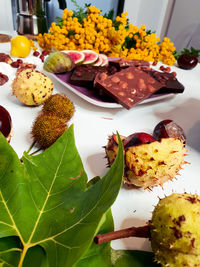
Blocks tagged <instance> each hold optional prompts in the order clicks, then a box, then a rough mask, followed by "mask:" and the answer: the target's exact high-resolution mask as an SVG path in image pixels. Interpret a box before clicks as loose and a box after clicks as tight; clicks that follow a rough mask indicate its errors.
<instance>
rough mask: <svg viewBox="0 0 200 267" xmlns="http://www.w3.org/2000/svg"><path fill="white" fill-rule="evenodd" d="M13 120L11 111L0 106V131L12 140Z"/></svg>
mask: <svg viewBox="0 0 200 267" xmlns="http://www.w3.org/2000/svg"><path fill="white" fill-rule="evenodd" d="M11 129H12V121H11V117H10V114H9V112H8V111H7V110H6V109H5V108H4V107H2V106H0V132H2V134H3V135H4V136H5V137H6V138H7V140H8V141H10V137H11V135H10V133H11Z"/></svg>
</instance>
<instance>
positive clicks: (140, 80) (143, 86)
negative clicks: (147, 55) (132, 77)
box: [138, 79, 147, 89]
mask: <svg viewBox="0 0 200 267" xmlns="http://www.w3.org/2000/svg"><path fill="white" fill-rule="evenodd" d="M138 87H139V88H140V89H146V88H147V86H146V84H145V82H144V80H143V79H139V80H138Z"/></svg>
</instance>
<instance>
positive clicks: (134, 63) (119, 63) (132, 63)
mask: <svg viewBox="0 0 200 267" xmlns="http://www.w3.org/2000/svg"><path fill="white" fill-rule="evenodd" d="M109 64H111V65H113V66H115V67H116V68H117V69H118V70H120V69H122V68H127V67H139V66H141V67H144V68H145V67H149V66H150V63H149V62H148V61H145V60H136V59H126V58H120V59H118V60H111V61H109Z"/></svg>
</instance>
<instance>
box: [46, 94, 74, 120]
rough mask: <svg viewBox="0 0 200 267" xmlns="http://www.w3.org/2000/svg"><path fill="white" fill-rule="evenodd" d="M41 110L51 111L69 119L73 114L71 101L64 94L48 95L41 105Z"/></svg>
mask: <svg viewBox="0 0 200 267" xmlns="http://www.w3.org/2000/svg"><path fill="white" fill-rule="evenodd" d="M42 110H43V112H52V113H54V114H56V115H57V116H59V117H60V118H63V119H66V120H67V121H69V120H70V119H71V118H72V116H73V115H74V111H75V107H74V104H73V102H72V101H71V100H70V99H69V98H68V97H67V96H66V95H64V94H55V95H52V96H50V97H49V98H48V99H47V101H46V102H45V103H44V105H43V109H42Z"/></svg>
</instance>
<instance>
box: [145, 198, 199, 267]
mask: <svg viewBox="0 0 200 267" xmlns="http://www.w3.org/2000/svg"><path fill="white" fill-rule="evenodd" d="M199 225H200V197H199V196H197V195H192V194H187V193H184V194H175V193H174V194H172V195H170V196H168V197H165V198H164V199H161V200H160V201H159V203H158V205H157V206H156V207H155V209H154V211H153V215H152V222H151V228H150V232H151V245H152V250H153V252H154V253H155V260H156V261H157V262H158V263H160V264H161V265H162V266H170V267H179V266H180V267H181V266H191V267H192V266H200V235H199Z"/></svg>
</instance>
